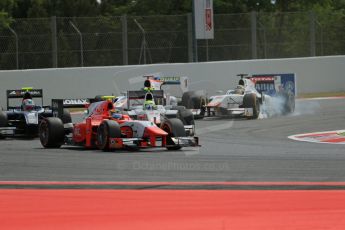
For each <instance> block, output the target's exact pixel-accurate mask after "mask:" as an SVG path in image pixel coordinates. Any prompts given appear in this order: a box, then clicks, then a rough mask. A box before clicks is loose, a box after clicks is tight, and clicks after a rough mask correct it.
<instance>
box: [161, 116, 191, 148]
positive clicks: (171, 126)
mask: <svg viewBox="0 0 345 230" xmlns="http://www.w3.org/2000/svg"><path fill="white" fill-rule="evenodd" d="M161 129H163V130H164V131H165V132H167V133H168V136H167V145H170V146H169V147H167V149H168V150H179V149H181V148H182V146H180V145H176V144H175V143H174V141H173V140H172V139H171V138H172V137H186V136H187V134H186V130H185V129H184V125H183V123H182V121H181V120H180V119H178V118H171V119H167V120H165V121H164V122H163V123H162V125H161Z"/></svg>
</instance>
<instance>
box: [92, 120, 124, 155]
mask: <svg viewBox="0 0 345 230" xmlns="http://www.w3.org/2000/svg"><path fill="white" fill-rule="evenodd" d="M120 137H121V129H120V126H119V124H118V123H117V122H116V121H112V120H104V121H103V122H102V123H101V124H100V125H99V126H98V129H97V147H98V148H99V149H100V150H103V151H109V138H120Z"/></svg>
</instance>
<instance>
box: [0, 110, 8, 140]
mask: <svg viewBox="0 0 345 230" xmlns="http://www.w3.org/2000/svg"><path fill="white" fill-rule="evenodd" d="M7 122H8V120H7V114H6V113H4V112H3V111H0V127H6V126H7ZM4 138H5V136H3V135H1V134H0V139H4Z"/></svg>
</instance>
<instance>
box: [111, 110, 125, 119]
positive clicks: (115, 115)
mask: <svg viewBox="0 0 345 230" xmlns="http://www.w3.org/2000/svg"><path fill="white" fill-rule="evenodd" d="M110 115H111V117H112V118H114V119H117V120H120V119H121V118H122V114H121V113H119V111H118V110H115V109H114V110H111V111H110Z"/></svg>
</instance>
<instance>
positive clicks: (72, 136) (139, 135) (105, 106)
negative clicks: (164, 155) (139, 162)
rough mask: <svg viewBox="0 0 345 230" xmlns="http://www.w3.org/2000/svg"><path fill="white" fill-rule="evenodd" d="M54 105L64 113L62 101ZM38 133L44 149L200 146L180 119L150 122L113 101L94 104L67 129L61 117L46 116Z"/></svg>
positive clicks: (172, 148) (171, 148)
mask: <svg viewBox="0 0 345 230" xmlns="http://www.w3.org/2000/svg"><path fill="white" fill-rule="evenodd" d="M53 104H55V106H57V107H58V108H57V110H58V112H59V113H61V112H62V107H63V100H54V101H53ZM39 136H40V141H41V144H42V145H43V146H44V147H45V148H59V147H61V145H63V144H66V145H74V146H84V147H85V148H98V149H101V150H104V151H106V150H111V149H123V148H127V147H128V148H135V149H137V148H156V147H159V148H162V147H163V148H167V149H168V150H178V149H181V148H182V147H185V146H198V138H197V137H194V136H193V137H192V136H188V137H187V135H186V132H185V129H184V126H183V124H182V122H181V121H180V120H178V119H176V118H172V119H167V120H165V121H164V122H163V123H162V124H161V125H160V126H157V125H156V124H155V123H153V122H151V121H144V120H133V119H131V118H130V116H128V115H126V114H123V113H120V112H119V111H117V110H116V109H115V108H114V104H113V102H112V101H111V100H105V101H99V102H94V103H91V104H90V105H89V108H88V114H87V116H86V118H85V119H84V120H83V121H82V122H80V123H76V124H73V128H64V125H63V123H62V121H61V120H60V119H59V118H55V117H49V118H46V119H44V120H43V121H42V122H41V125H40V127H39Z"/></svg>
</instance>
